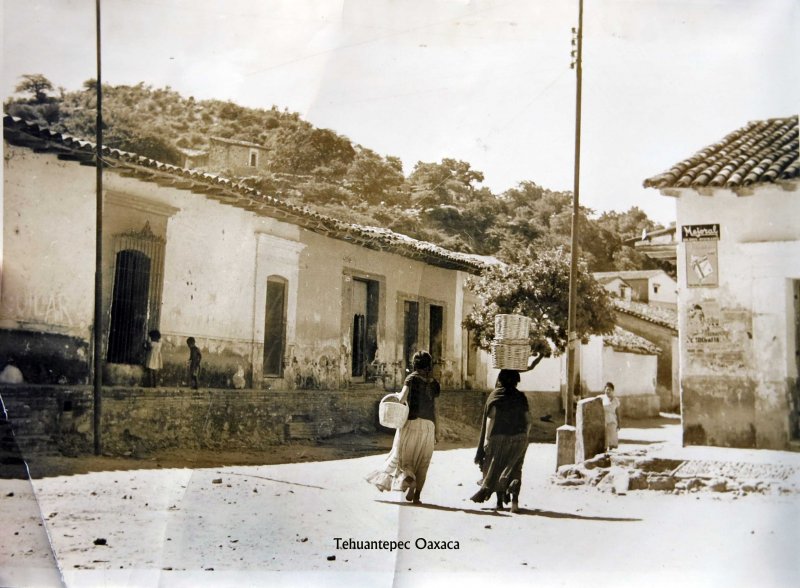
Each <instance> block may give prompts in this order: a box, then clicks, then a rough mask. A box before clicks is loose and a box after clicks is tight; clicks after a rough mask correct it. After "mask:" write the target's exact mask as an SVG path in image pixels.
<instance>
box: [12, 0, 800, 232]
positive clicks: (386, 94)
mask: <svg viewBox="0 0 800 588" xmlns="http://www.w3.org/2000/svg"><path fill="white" fill-rule="evenodd" d="M2 18H3V27H2V30H3V42H2V51H3V53H2V56H3V57H2V63H3V70H2V95H3V98H4V99H6V98H7V97H8V96H9V95H12V94H13V93H14V88H15V86H16V85H17V84H18V83H19V81H20V76H21V75H23V74H29V73H40V74H43V75H45V76H46V77H47V78H48V79H50V80H51V81H52V82H53V84H54V85H55V86H56V87H58V86H61V87H64V88H65V89H67V90H70V91H71V90H77V89H80V88H81V86H82V84H83V82H84V81H86V80H88V79H90V78H95V77H96V53H95V50H96V45H95V43H96V39H95V1H94V0H3V1H2ZM101 21H102V79H103V82H104V83H107V84H113V85H117V84H137V83H139V82H144V83H145V84H147V85H151V86H153V87H155V88H160V87H165V86H170V87H171V88H172V89H173V90H175V91H177V92H179V93H180V94H182V95H183V96H184V97H188V96H194V97H195V98H196V99H198V100H202V99H212V98H213V99H220V100H231V101H233V102H236V103H238V104H240V105H243V106H248V107H254V108H270V107H272V106H273V105H276V106H277V107H278V108H279V109H284V108H286V109H288V110H290V111H295V112H299V113H300V114H301V116H302V117H303V118H304V119H305V120H307V121H309V122H311V123H312V124H314V125H315V126H318V127H321V128H330V129H333V130H334V131H336V132H338V133H340V134H343V135H345V136H347V137H349V138H350V139H351V140H352V141H354V142H355V143H358V144H361V145H363V146H365V147H368V148H370V149H373V150H374V151H376V152H378V153H380V154H382V155H394V156H398V157H400V158H401V160H402V161H403V164H404V169H405V172H406V173H410V172H411V171H412V170H413V167H414V165H415V164H416V163H417V162H418V161H425V162H433V161H440V160H441V159H442V158H445V157H450V158H454V159H460V160H463V161H467V162H469V163H470V164H471V166H472V168H473V169H476V170H478V171H481V172H483V173H484V175H485V180H484V184H483V185H485V186H488V187H489V188H490V189H492V191H493V192H495V193H500V192H502V191H504V190H506V189H508V188H511V187H514V186H516V185H517V184H519V182H522V181H533V182H535V183H537V184H539V185H540V186H543V187H545V188H549V189H551V190H572V189H573V185H574V184H573V181H574V171H573V170H574V147H575V114H576V100H575V94H576V91H575V90H576V74H575V71H574V70H573V69H570V61H571V56H570V51H571V49H572V46H571V40H572V32H571V28H572V27H575V26H577V21H578V0H102V2H101ZM798 30H800V2H799V1H798V0H585V7H584V27H583V37H584V43H583V49H584V52H583V100H582V111H581V113H582V129H581V130H582V132H581V173H580V202H581V204H582V205H584V206H587V207H589V208H591V209H593V210H594V211H595V212H597V213H598V214H599V213H602V212H604V211H611V210H615V211H619V212H622V211H625V210H628V209H629V208H631V207H632V206H637V207H639V208H641V209H642V210H644V211H645V212H646V213H647V214H648V216H649V217H650V218H651V219H653V220H655V221H657V222H660V223H662V224H667V223H669V222H671V221H673V220H674V218H675V202H674V200H673V199H672V198H670V197H666V196H662V195H661V194H660V193H659V192H658V191H656V190H652V189H644V188H643V187H642V182H643V181H644V180H645V179H646V178H648V177H651V176H654V175H656V174H658V173H660V172H662V171H665V170H666V169H668V168H669V167H671V166H672V165H674V164H676V163H678V162H680V161H682V160H683V159H685V158H687V157H689V156H690V155H692V154H693V153H695V152H696V151H698V150H699V149H701V148H703V147H705V146H707V145H710V144H712V143H714V142H717V141H719V140H720V139H722V138H723V137H724V136H725V135H727V134H728V133H729V132H731V131H734V130H736V129H738V128H740V127H742V126H743V125H745V124H746V123H747V122H749V121H751V120H757V119H765V118H771V117H783V116H789V115H792V114H796V113H797V112H798V105H800V68H798V67H797V56H798V55H800V35H798V34H797V31H798Z"/></svg>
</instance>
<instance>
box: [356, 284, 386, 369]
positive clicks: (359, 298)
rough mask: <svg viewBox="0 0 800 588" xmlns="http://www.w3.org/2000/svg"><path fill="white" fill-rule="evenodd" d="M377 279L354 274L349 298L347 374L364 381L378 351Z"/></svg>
mask: <svg viewBox="0 0 800 588" xmlns="http://www.w3.org/2000/svg"><path fill="white" fill-rule="evenodd" d="M378 307H379V302H378V282H376V281H374V280H366V279H358V278H354V279H353V282H352V298H351V300H350V313H351V319H350V344H351V348H352V359H351V362H350V363H351V365H350V368H351V369H350V375H351V377H352V379H353V380H354V381H362V382H363V381H365V380H366V375H367V371H368V370H367V366H369V365H370V364H371V363H372V362H373V361H375V356H376V355H377V352H378Z"/></svg>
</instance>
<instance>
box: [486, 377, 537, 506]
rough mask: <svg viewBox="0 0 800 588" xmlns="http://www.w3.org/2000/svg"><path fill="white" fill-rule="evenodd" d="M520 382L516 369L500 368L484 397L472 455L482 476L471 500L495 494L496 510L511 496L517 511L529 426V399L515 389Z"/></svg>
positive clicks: (512, 504)
mask: <svg viewBox="0 0 800 588" xmlns="http://www.w3.org/2000/svg"><path fill="white" fill-rule="evenodd" d="M519 381H520V375H519V372H518V371H516V370H500V374H499V375H498V377H497V387H496V388H495V389H494V390H493V391H492V393H491V394H490V395H489V398H488V399H487V400H486V405H485V407H484V412H483V421H482V423H481V436H480V440H479V441H478V450H477V452H476V454H475V463H477V464H478V465H479V466H480V468H481V473H482V474H483V479H482V480H481V482H480V486H481V488H480V490H478V492H476V493H475V494H474V495H473V496H472V500H473V501H474V502H484V501H486V500H488V499H489V498H490V497H491V496H492V494H496V495H497V509H498V510H503V509H504V506H503V504H504V503H505V502H508V501H509V499H510V501H511V512H518V511H519V491H520V486H521V483H522V464H523V462H524V461H525V452H526V451H527V449H528V433H529V431H530V428H531V414H530V410H529V408H528V399H527V398H526V397H525V394H523V393H522V392H520V391H519V390H517V384H519Z"/></svg>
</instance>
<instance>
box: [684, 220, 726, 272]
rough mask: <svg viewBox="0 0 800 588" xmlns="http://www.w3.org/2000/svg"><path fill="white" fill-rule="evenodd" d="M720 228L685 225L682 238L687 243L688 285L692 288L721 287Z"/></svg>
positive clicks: (715, 225) (716, 226)
mask: <svg viewBox="0 0 800 588" xmlns="http://www.w3.org/2000/svg"><path fill="white" fill-rule="evenodd" d="M719 235H720V227H719V225H718V224H713V225H683V226H682V227H681V238H682V239H683V241H684V242H685V243H686V285H687V286H688V287H690V288H698V287H709V286H718V285H719V260H718V258H717V241H719Z"/></svg>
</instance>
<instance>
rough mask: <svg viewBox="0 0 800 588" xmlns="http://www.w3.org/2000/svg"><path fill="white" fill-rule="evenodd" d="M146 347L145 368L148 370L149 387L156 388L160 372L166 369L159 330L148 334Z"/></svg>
mask: <svg viewBox="0 0 800 588" xmlns="http://www.w3.org/2000/svg"><path fill="white" fill-rule="evenodd" d="M145 346H146V347H147V357H146V358H145V362H144V367H145V369H146V370H147V385H148V386H149V387H150V388H155V387H156V386H158V372H159V370H160V369H161V368H163V367H164V361H163V359H162V357H161V332H160V331H159V330H158V329H153V330H152V331H150V332H149V333H148V334H147V341H146V342H145Z"/></svg>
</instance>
